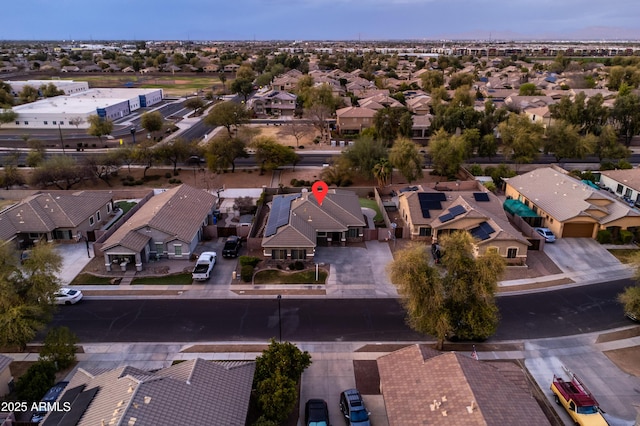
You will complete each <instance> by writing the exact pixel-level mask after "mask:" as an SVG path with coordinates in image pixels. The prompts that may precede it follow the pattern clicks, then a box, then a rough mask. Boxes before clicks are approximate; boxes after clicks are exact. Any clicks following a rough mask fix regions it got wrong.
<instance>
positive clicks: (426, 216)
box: [422, 209, 431, 219]
mask: <svg viewBox="0 0 640 426" xmlns="http://www.w3.org/2000/svg"><path fill="white" fill-rule="evenodd" d="M422 217H423V218H425V219H429V218H430V217H431V214H430V213H429V209H422Z"/></svg>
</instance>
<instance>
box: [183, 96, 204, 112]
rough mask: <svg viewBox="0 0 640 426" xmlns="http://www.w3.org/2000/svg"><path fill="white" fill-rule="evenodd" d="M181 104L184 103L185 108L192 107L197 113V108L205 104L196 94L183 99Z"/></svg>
mask: <svg viewBox="0 0 640 426" xmlns="http://www.w3.org/2000/svg"><path fill="white" fill-rule="evenodd" d="M183 105H184V107H185V108H189V109H192V110H193V111H194V112H195V113H196V114H197V113H198V110H199V109H200V108H202V107H204V106H205V103H204V101H203V100H202V98H200V97H198V96H194V97H192V98H189V99H187V100H186V101H184V104H183Z"/></svg>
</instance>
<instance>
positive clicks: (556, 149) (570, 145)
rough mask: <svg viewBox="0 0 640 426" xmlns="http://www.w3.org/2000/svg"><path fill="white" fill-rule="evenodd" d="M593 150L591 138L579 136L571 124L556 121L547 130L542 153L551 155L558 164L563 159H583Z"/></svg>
mask: <svg viewBox="0 0 640 426" xmlns="http://www.w3.org/2000/svg"><path fill="white" fill-rule="evenodd" d="M593 149H594V146H593V142H592V140H591V138H587V137H584V136H581V135H580V133H579V130H578V127H576V126H574V125H572V124H569V123H567V122H565V121H562V120H557V121H556V122H555V123H554V124H553V126H551V127H549V128H548V129H547V138H546V140H545V142H544V152H545V154H549V153H553V155H554V157H555V158H556V161H558V162H559V161H560V160H561V159H563V158H576V159H583V158H584V157H585V156H587V155H588V154H591V153H592V152H593Z"/></svg>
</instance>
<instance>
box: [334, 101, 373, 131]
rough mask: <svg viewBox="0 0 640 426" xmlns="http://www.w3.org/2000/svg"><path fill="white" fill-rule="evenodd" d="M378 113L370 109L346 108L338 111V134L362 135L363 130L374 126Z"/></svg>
mask: <svg viewBox="0 0 640 426" xmlns="http://www.w3.org/2000/svg"><path fill="white" fill-rule="evenodd" d="M375 115H376V111H375V110H373V109H370V108H362V107H346V108H340V109H339V110H337V111H336V126H337V128H338V133H340V134H343V133H360V132H361V131H362V129H366V128H367V127H371V126H373V117H374V116H375Z"/></svg>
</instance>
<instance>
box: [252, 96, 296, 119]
mask: <svg viewBox="0 0 640 426" xmlns="http://www.w3.org/2000/svg"><path fill="white" fill-rule="evenodd" d="M296 99H297V96H296V95H294V94H293V93H289V92H282V91H279V90H268V91H265V92H258V93H257V94H256V95H254V96H253V97H252V98H251V99H250V100H249V102H248V104H247V107H248V108H249V109H251V110H253V112H254V113H255V114H256V117H258V118H267V117H293V115H294V113H295V109H296Z"/></svg>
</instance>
